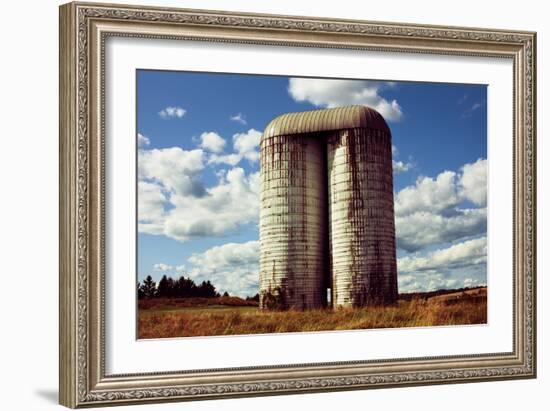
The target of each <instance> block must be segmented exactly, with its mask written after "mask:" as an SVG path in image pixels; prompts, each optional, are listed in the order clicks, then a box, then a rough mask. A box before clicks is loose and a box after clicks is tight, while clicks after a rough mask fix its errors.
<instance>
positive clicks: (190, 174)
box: [138, 147, 205, 196]
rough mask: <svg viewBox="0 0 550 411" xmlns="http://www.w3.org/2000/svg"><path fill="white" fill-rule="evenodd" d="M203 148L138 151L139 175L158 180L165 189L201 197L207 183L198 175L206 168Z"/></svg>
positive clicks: (143, 178)
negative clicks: (200, 181) (201, 182)
mask: <svg viewBox="0 0 550 411" xmlns="http://www.w3.org/2000/svg"><path fill="white" fill-rule="evenodd" d="M204 163H205V155H204V152H203V151H202V150H199V149H197V150H190V151H187V150H183V149H181V148H179V147H170V148H163V149H152V150H140V151H139V152H138V178H139V179H140V180H149V181H152V182H155V183H158V184H160V185H161V186H162V188H163V189H165V190H167V191H173V192H174V193H176V194H178V195H194V196H200V195H203V194H204V188H203V186H202V185H201V184H200V183H199V182H198V178H197V177H198V174H199V173H200V171H202V170H203V169H204Z"/></svg>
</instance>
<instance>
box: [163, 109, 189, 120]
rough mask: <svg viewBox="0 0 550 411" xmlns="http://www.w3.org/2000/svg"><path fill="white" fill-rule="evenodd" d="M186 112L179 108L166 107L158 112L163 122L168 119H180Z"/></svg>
mask: <svg viewBox="0 0 550 411" xmlns="http://www.w3.org/2000/svg"><path fill="white" fill-rule="evenodd" d="M185 113H187V110H185V109H184V108H181V107H179V106H168V107H165V108H163V109H162V110H160V111H159V116H160V117H161V118H163V119H165V120H167V119H169V118H182V117H183V116H185Z"/></svg>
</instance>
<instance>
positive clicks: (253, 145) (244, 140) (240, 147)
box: [233, 128, 262, 163]
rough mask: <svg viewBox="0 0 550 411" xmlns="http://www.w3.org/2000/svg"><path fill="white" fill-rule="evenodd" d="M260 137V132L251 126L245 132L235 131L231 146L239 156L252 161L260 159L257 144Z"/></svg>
mask: <svg viewBox="0 0 550 411" xmlns="http://www.w3.org/2000/svg"><path fill="white" fill-rule="evenodd" d="M261 137H262V132H261V131H258V130H254V129H253V128H251V129H250V130H248V131H247V132H246V133H237V134H235V135H233V148H234V149H235V151H236V152H237V153H238V154H239V155H240V156H242V157H243V158H245V159H247V160H248V161H250V162H252V163H254V162H256V161H258V160H259V159H260V153H259V151H258V146H259V145H260V139H261Z"/></svg>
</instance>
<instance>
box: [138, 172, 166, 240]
mask: <svg viewBox="0 0 550 411" xmlns="http://www.w3.org/2000/svg"><path fill="white" fill-rule="evenodd" d="M166 201H167V198H166V196H165V195H164V193H163V191H162V187H161V186H160V185H159V184H155V183H149V182H147V181H138V230H139V231H140V232H143V233H149V234H156V233H159V232H161V231H162V222H163V219H164V212H165V211H164V205H165V203H166Z"/></svg>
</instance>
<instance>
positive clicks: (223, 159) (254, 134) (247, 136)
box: [208, 128, 262, 166]
mask: <svg viewBox="0 0 550 411" xmlns="http://www.w3.org/2000/svg"><path fill="white" fill-rule="evenodd" d="M261 137H262V132H261V131H258V130H255V129H253V128H251V129H250V130H248V131H247V132H246V133H237V134H234V135H233V150H234V151H235V152H234V153H230V154H219V153H218V154H212V155H210V156H209V157H208V163H209V164H228V165H230V166H236V165H237V164H239V163H240V162H241V161H242V160H243V159H245V160H248V161H249V162H250V163H256V162H257V161H258V160H259V159H260V152H259V151H258V147H259V145H260V139H261Z"/></svg>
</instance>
